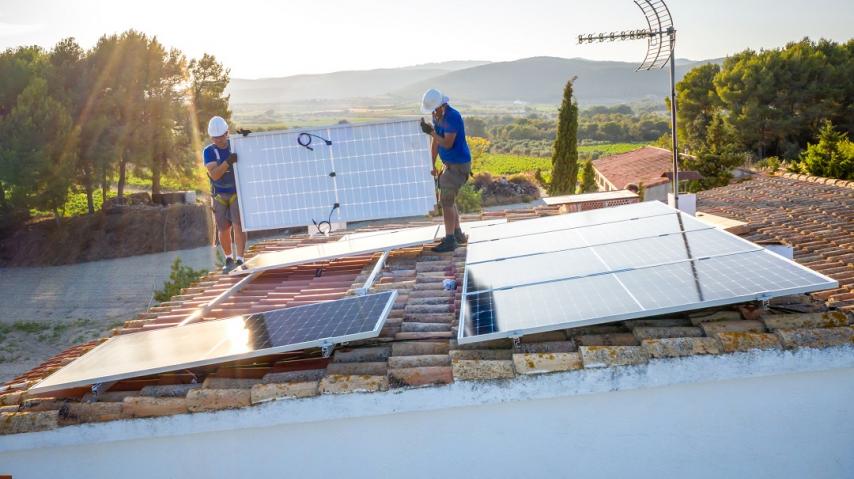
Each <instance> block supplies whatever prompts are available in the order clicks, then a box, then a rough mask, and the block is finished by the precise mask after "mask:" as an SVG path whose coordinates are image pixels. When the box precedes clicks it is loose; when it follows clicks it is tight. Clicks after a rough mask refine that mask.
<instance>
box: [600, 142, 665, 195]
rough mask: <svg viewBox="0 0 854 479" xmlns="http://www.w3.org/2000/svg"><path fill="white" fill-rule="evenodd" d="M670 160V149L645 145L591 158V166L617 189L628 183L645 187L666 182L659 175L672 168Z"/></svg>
mask: <svg viewBox="0 0 854 479" xmlns="http://www.w3.org/2000/svg"><path fill="white" fill-rule="evenodd" d="M672 161H673V155H672V154H671V153H670V151H668V150H665V149H662V148H656V147H654V146H645V147H643V148H640V149H638V150H635V151H630V152H628V153H621V154H619V155H611V156H606V157H604V158H598V159H596V160H593V167H594V168H595V169H596V171H598V172H599V174H600V175H602V176H604V177H605V178H607V179H608V181H610V182H611V184H613V185H614V187H615V188H617V189H618V190H619V189H624V188H625V187H626V185H628V184H629V183H633V184H635V185H640V184H641V183H643V184H644V186H646V187H650V186H656V185H660V184H663V183H667V182H668V180H667V178H663V177H662V176H661V175H662V174H663V173H665V172H667V171H670V170H671V169H672V168H671V164H672Z"/></svg>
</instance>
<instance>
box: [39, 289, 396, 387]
mask: <svg viewBox="0 0 854 479" xmlns="http://www.w3.org/2000/svg"><path fill="white" fill-rule="evenodd" d="M396 297H397V291H385V292H382V293H377V294H369V295H365V296H359V297H352V298H344V299H340V300H337V301H329V302H325V303H317V304H310V305H306V306H294V307H291V308H285V309H277V310H274V311H269V312H266V313H258V314H252V315H249V316H237V317H234V318H229V319H222V320H216V321H203V322H199V323H194V324H190V325H187V326H181V327H173V328H164V329H157V330H154V331H144V332H139V333H133V334H126V335H123V336H115V337H112V338H110V339H109V340H107V341H106V342H104V343H102V344H101V345H99V346H98V347H96V348H95V349H93V350H91V351H89V352H88V353H86V354H84V355H83V356H81V357H79V358H77V359H75V360H74V361H73V362H71V363H70V364H68V365H67V366H65V367H63V368H62V369H60V370H59V371H57V372H55V373H53V374H52V375H50V376H48V377H47V378H46V379H44V380H43V381H42V382H40V383H38V384H37V385H36V386H35V387H33V388H32V389H31V390H30V392H31V393H36V394H40V393H45V392H51V391H59V390H63V389H70V388H75V387H81V386H88V385H91V384H97V383H106V382H111V381H118V380H122V379H129V378H135V377H141V376H147V375H151V374H158V373H163V372H168V371H176V370H182V369H188V368H194V367H200V366H206V365H210V364H218V363H224V362H229V361H236V360H241V359H249V358H256V357H260V356H268V355H271V354H279V353H284V352H288V351H297V350H301V349H307V348H316V347H321V348H331V347H332V346H333V345H335V344H340V343H343V342H348V341H356V340H359V339H367V338H373V337H376V336H378V335H379V334H380V330H381V329H382V327H383V324H384V323H385V320H386V318H387V317H388V314H389V312H390V311H391V308H392V306H393V305H394V299H395V298H396Z"/></svg>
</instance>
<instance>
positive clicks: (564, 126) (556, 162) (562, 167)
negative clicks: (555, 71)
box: [549, 78, 578, 195]
mask: <svg viewBox="0 0 854 479" xmlns="http://www.w3.org/2000/svg"><path fill="white" fill-rule="evenodd" d="M574 80H575V79H574V78H573V79H572V80H569V81H568V82H566V87H565V88H564V91H563V103H561V106H560V113H559V114H558V124H557V138H556V139H555V147H554V155H552V181H551V184H549V193H550V194H553V195H560V194H568V193H575V184H576V182H577V181H578V103H577V102H573V98H572V82H573V81H574Z"/></svg>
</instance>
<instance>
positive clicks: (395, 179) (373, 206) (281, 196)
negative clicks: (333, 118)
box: [231, 120, 436, 231]
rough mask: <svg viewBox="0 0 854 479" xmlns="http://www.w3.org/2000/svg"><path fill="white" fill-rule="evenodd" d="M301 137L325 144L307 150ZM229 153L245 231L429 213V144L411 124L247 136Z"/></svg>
mask: <svg viewBox="0 0 854 479" xmlns="http://www.w3.org/2000/svg"><path fill="white" fill-rule="evenodd" d="M374 130H376V131H380V132H384V133H377V134H376V135H374ZM306 134H307V135H313V136H309V138H323V139H328V140H330V141H332V144H331V145H326V144H324V142H323V141H322V140H318V139H314V140H313V141H312V142H311V143H310V145H309V146H310V147H311V148H312V149H313V150H309V149H308V148H306V147H305V146H301V145H300V144H299V143H298V140H299V138H300V136H301V135H306ZM384 140H389V141H388V142H386V141H384ZM303 142H305V140H304V141H303ZM231 148H232V151H233V152H235V153H237V154H238V156H239V157H240V161H239V162H238V163H237V164H236V167H235V168H234V172H235V180H236V182H237V194H238V197H239V201H238V207H239V210H240V215H241V219H242V221H243V229H244V230H245V231H258V230H268V229H276V228H284V227H290V226H306V225H309V224H312V221H316V222H320V221H324V220H328V219H331V220H332V221H335V222H353V221H363V220H370V219H380V218H394V217H407V216H420V215H425V214H426V213H428V212H429V211H431V210H432V209H433V208H434V206H435V201H436V199H435V183H434V179H433V177H432V176H431V175H430V169H431V165H430V163H431V159H430V148H429V139H428V137H427V135H424V133H423V132H422V131H421V129H420V127H419V126H418V122H417V121H415V120H400V121H391V122H377V123H361V124H357V125H349V124H347V125H334V126H328V127H322V128H304V129H294V130H285V131H275V132H262V133H252V134H250V135H249V136H246V137H242V136H235V137H233V138H232V141H231ZM389 149H391V151H389ZM261 151H263V152H264V153H263V154H262V153H259V152H261ZM250 152H252V153H250ZM256 157H258V158H260V159H255V158H256ZM250 158H252V159H250ZM288 165H290V166H288ZM241 170H243V173H242V175H241ZM256 170H258V171H256ZM294 172H296V173H294ZM394 172H398V174H394ZM404 173H405V174H404ZM250 185H260V186H250ZM335 204H338V205H339V206H338V208H336V209H333V205H335ZM274 207H275V208H277V209H272V208H274Z"/></svg>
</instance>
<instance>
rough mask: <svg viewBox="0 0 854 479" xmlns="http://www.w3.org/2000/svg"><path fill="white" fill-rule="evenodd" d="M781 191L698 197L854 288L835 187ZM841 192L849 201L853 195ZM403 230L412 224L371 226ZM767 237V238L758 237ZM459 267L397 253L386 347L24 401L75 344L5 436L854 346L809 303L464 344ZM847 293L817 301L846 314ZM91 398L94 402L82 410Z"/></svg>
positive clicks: (853, 230)
mask: <svg viewBox="0 0 854 479" xmlns="http://www.w3.org/2000/svg"><path fill="white" fill-rule="evenodd" d="M777 181H780V180H779V179H763V178H760V179H759V180H758V182H757V180H753V182H746V183H741V184H738V185H732V186H731V187H727V188H723V189H720V190H712V191H711V192H703V193H701V195H700V198H701V205H703V207H704V208H705V209H709V210H712V211H714V212H715V214H721V215H724V216H730V217H735V218H738V219H743V220H745V221H748V222H750V223H754V224H756V225H757V226H758V228H756V229H754V230H753V232H751V233H749V234H748V236H749V237H751V238H760V237H761V238H763V239H773V240H777V241H788V242H792V243H794V244H795V245H796V246H799V247H800V248H798V249H797V250H796V259H799V260H804V259H809V260H810V261H811V262H814V263H815V265H816V266H817V267H820V268H825V271H827V272H828V274H836V275H838V277H840V278H842V279H849V280H854V274H852V273H854V268H852V267H851V265H849V264H847V263H844V262H843V261H840V260H839V259H840V258H843V257H845V255H846V254H848V253H847V252H846V253H844V254H838V252H839V251H840V245H851V244H854V227H852V226H851V224H850V223H851V221H852V219H854V218H852V216H851V213H850V209H846V207H844V206H843V207H839V205H838V204H836V202H840V201H842V202H843V203H845V202H846V201H850V198H848V199H845V198H843V199H840V198H839V197H838V195H839V188H838V187H835V186H828V185H824V184H820V183H817V182H813V183H804V182H797V181H796V180H785V181H790V182H791V181H795V182H796V183H797V184H794V185H789V184H785V185H780V184H777V183H776V182H777ZM763 182H770V184H763ZM803 185H806V186H807V187H809V188H819V189H820V191H819V192H818V193H816V192H803V193H802V194H801V193H798V194H797V195H795V196H796V197H798V198H801V197H802V198H803V199H804V203H807V204H801V203H800V202H798V201H794V202H793V201H792V200H791V196H792V195H790V194H784V193H780V192H778V191H771V192H769V191H766V189H768V188H772V189H774V188H776V189H782V188H786V187H788V188H793V189H799V188H803ZM827 189H832V191H831V190H827ZM845 191H848V192H849V193H850V191H851V190H845ZM848 206H849V207H850V206H851V205H850V204H849V205H848ZM804 208H806V209H804ZM555 213H556V209H555V208H543V209H536V210H529V211H523V212H521V213H514V214H511V215H506V214H504V215H503V216H509V217H510V218H511V219H512V218H527V217H530V216H531V215H551V214H555ZM734 213H740V215H737V214H734ZM497 216H502V214H496V213H485V214H484V215H482V216H476V217H468V218H466V219H467V220H478V219H482V218H485V217H497ZM421 223H425V222H420V223H419V224H421ZM426 224H431V223H429V222H426ZM401 226H405V225H401V224H387V225H383V226H381V227H378V226H371V228H374V229H382V228H400V227H401ZM759 229H761V230H762V231H760V232H758V233H757V230H759ZM803 231H809V233H803ZM338 236H340V235H338ZM338 236H335V235H333V236H332V237H330V238H328V239H327V238H320V239H318V238H306V237H304V236H298V237H293V238H285V239H276V240H270V241H265V242H262V243H259V244H257V245H255V246H254V247H253V248H252V254H258V253H259V252H262V251H275V250H280V249H285V248H293V247H297V246H299V245H301V244H306V243H310V242H317V241H327V240H329V241H331V240H336V239H337V238H338ZM842 248H846V249H847V248H850V247H849V246H844V247H842ZM376 257H377V255H364V256H361V257H357V258H343V259H340V260H334V261H324V262H318V263H317V264H312V265H301V266H296V267H291V268H283V269H281V270H273V271H269V272H265V273H264V274H263V275H261V276H260V277H259V278H257V279H256V281H254V282H253V283H251V284H249V285H248V286H247V287H245V288H244V289H243V290H242V291H240V292H239V293H237V294H235V295H234V296H233V297H231V298H229V299H228V300H227V301H225V302H224V303H222V304H220V305H219V306H217V307H216V308H214V309H213V310H212V311H210V312H209V313H208V314H207V315H205V317H204V320H211V319H216V318H221V317H225V316H228V315H235V314H245V313H248V312H253V311H260V310H268V309H274V308H278V307H290V306H293V305H296V304H308V303H312V302H317V301H326V300H332V299H337V298H340V297H343V296H344V295H347V294H351V292H352V290H353V289H354V287H357V286H358V285H360V284H361V282H363V281H364V278H365V277H366V276H367V271H369V270H370V269H371V267H372V266H373V263H374V261H375V259H376ZM464 261H465V248H460V249H458V250H457V251H456V252H455V253H454V254H435V253H432V252H430V251H429V250H426V249H425V248H424V247H420V246H419V247H414V248H406V249H402V250H399V251H395V252H393V253H392V254H391V255H390V257H389V260H388V261H387V263H386V265H385V267H384V268H383V270H382V273H381V275H380V277H379V278H378V279H377V281H376V282H375V284H374V288H373V290H374V291H380V290H388V289H396V290H398V300H397V301H396V302H395V304H394V306H393V309H392V311H391V313H390V314H389V317H388V320H387V321H386V325H385V327H384V328H383V330H382V332H381V334H380V336H379V337H378V338H374V339H370V340H362V341H357V342H353V343H351V344H348V345H344V346H341V347H339V348H337V349H336V351H335V352H334V354H333V356H332V357H331V358H323V357H320V354H319V352H318V351H316V350H307V351H296V352H290V353H285V354H279V355H272V356H268V357H262V358H254V359H251V360H244V361H234V362H231V363H226V364H220V365H214V366H208V367H204V368H198V369H194V370H193V371H182V372H176V373H169V374H161V375H155V376H150V377H145V378H136V379H132V380H126V381H120V382H119V383H117V384H115V385H113V386H112V388H110V390H109V391H108V392H106V393H104V394H101V395H99V396H97V397H95V396H94V395H92V394H91V393H90V392H89V389H88V388H79V389H77V390H73V391H68V392H65V393H64V394H57V395H52V396H53V397H52V398H45V399H38V398H30V397H29V396H27V394H26V392H25V391H26V389H27V388H28V387H31V386H32V385H33V384H35V383H36V382H37V381H38V380H40V379H41V378H43V377H45V376H46V375H47V374H49V373H50V372H51V371H54V370H56V369H57V368H59V367H60V366H61V365H62V364H65V363H67V362H68V361H70V360H73V359H74V358H76V357H78V356H80V355H81V354H83V353H85V352H86V351H88V350H89V349H91V348H92V347H94V346H95V345H97V344H98V343H99V341H100V340H99V341H93V342H90V343H87V344H83V345H80V346H78V347H75V348H72V349H70V350H68V351H65V352H63V353H62V354H60V355H58V356H56V357H54V358H51V359H50V360H49V361H47V362H45V363H44V364H42V365H41V366H39V367H38V368H36V369H34V370H33V371H29V372H28V373H26V374H24V375H22V376H21V377H19V378H16V379H15V380H13V381H11V382H10V383H8V384H7V385H6V386H5V387H4V388H5V389H3V390H0V404H2V405H3V406H2V407H3V408H6V409H3V411H2V412H0V414H3V415H4V418H9V419H8V420H7V421H6V424H12V426H9V427H7V428H6V429H4V430H0V433H17V432H27V431H33V430H43V429H50V428H53V427H58V426H64V425H68V424H77V423H81V422H99V421H108V420H115V419H125V418H133V417H152V416H163V415H173V414H185V413H188V412H192V411H214V410H219V409H226V408H233V407H246V406H250V405H253V404H258V403H263V402H266V401H271V400H288V399H291V398H307V397H311V396H316V395H319V394H342V393H352V392H374V391H385V390H388V389H390V388H400V387H421V386H430V385H440V384H447V383H450V382H453V381H456V380H496V379H499V380H500V379H506V378H512V377H515V376H517V375H530V374H543V373H555V372H563V373H566V374H572V372H571V371H573V370H575V369H580V368H598V367H620V366H624V365H635V364H642V363H645V362H647V361H649V360H651V359H653V360H666V358H672V357H679V356H685V355H694V354H724V353H727V352H733V351H744V350H750V349H757V348H758V349H763V348H769V347H770V348H781V347H787V348H794V347H826V346H833V345H840V344H849V343H850V342H851V340H852V339H851V338H852V333H851V331H852V328H851V326H850V324H851V317H850V316H846V315H844V314H843V313H838V312H837V313H829V314H827V313H819V314H815V312H816V311H821V309H822V308H824V307H825V306H824V305H822V304H816V303H813V302H810V301H809V299H808V298H807V299H804V298H803V297H789V298H778V299H775V300H774V301H772V303H771V304H772V308H783V309H786V308H789V309H790V310H797V311H804V312H805V314H788V315H780V314H768V313H767V312H766V313H764V314H763V311H762V310H761V309H760V310H755V311H750V312H748V311H747V310H746V309H743V310H742V311H739V310H737V309H735V308H733V309H725V310H719V311H714V312H712V313H711V314H710V313H708V312H698V313H692V314H690V315H680V316H671V317H665V318H645V319H637V320H630V321H624V322H619V323H613V324H604V325H596V326H588V327H582V328H575V329H570V330H564V331H555V332H550V333H543V334H536V335H529V336H525V337H523V338H522V340H521V341H520V342H519V344H517V345H515V346H514V345H513V343H512V342H511V341H509V340H498V341H491V342H487V343H480V344H473V345H458V344H457V343H456V341H455V340H454V339H453V338H454V337H455V334H456V328H457V317H458V313H459V305H460V284H461V281H460V280H461V279H462V273H463V268H464ZM318 272H319V273H320V274H318ZM452 278H454V279H457V281H458V283H457V288H456V289H455V290H453V291H446V290H445V289H444V287H443V281H444V280H445V279H452ZM237 280H238V279H237V278H233V277H230V276H223V275H220V274H216V273H214V274H210V275H208V276H207V277H206V278H204V279H202V280H201V281H200V282H198V283H197V284H195V285H193V286H192V287H190V288H186V289H185V290H184V291H182V294H181V295H179V296H176V297H175V298H173V299H172V300H171V301H168V302H165V303H162V304H161V305H159V306H156V307H153V308H151V309H150V310H149V311H147V312H145V313H143V314H140V315H138V317H137V318H136V319H135V320H132V321H128V322H127V323H126V324H125V325H124V326H123V327H122V328H119V330H117V331H116V333H117V334H122V333H128V332H134V331H139V330H141V329H147V328H152V327H171V326H173V325H174V324H177V322H179V321H180V320H182V319H183V318H184V317H186V316H187V315H188V314H190V313H191V312H193V311H194V309H195V308H197V307H199V306H200V305H203V304H205V303H206V302H208V301H210V300H211V299H212V298H214V297H215V296H216V295H217V294H219V293H220V292H222V291H224V290H225V289H226V288H228V287H229V286H231V285H233V284H235V283H236V281H237ZM847 284H848V285H849V286H850V283H847ZM849 286H846V287H843V288H840V289H839V290H837V291H833V292H829V293H828V294H826V295H822V294H816V295H814V297H816V298H818V297H822V298H823V299H822V300H828V301H831V300H832V301H835V302H836V303H837V304H847V302H848V301H850V300H849V296H848V294H849V292H850V287H849ZM846 307H847V306H846ZM852 307H854V305H852ZM843 310H844V309H843ZM745 318H747V319H745ZM766 328H767V329H766ZM768 331H770V332H768ZM84 395H85V397H86V398H87V401H91V402H85V403H84V402H80V399H81V398H82V397H83V396H84ZM7 409H8V410H7ZM10 414H11V416H8V415H10ZM20 414H30V415H29V416H28V415H23V416H20ZM32 414H41V415H39V416H32Z"/></svg>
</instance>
